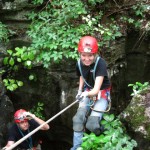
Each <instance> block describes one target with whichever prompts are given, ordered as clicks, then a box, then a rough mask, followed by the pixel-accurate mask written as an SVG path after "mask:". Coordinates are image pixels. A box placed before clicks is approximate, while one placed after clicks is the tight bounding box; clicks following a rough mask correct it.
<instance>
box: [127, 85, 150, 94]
mask: <svg viewBox="0 0 150 150" xmlns="http://www.w3.org/2000/svg"><path fill="white" fill-rule="evenodd" d="M149 86H150V84H149V82H144V83H143V84H142V83H140V82H136V83H135V84H129V85H128V87H132V90H133V93H131V96H135V95H137V94H139V93H140V92H141V91H143V90H145V89H147V88H148V87H149Z"/></svg>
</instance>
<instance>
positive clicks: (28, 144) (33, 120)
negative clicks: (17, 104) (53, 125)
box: [3, 109, 49, 150]
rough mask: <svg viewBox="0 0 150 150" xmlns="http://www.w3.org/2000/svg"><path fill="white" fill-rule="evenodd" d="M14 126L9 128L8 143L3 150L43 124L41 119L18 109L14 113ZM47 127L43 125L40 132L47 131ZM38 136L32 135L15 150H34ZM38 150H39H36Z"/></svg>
mask: <svg viewBox="0 0 150 150" xmlns="http://www.w3.org/2000/svg"><path fill="white" fill-rule="evenodd" d="M14 122H15V123H14V124H13V125H12V126H11V127H10V128H9V132H8V142H7V144H6V146H5V147H4V148H3V150H5V149H7V148H8V147H10V146H11V145H13V144H14V143H15V142H17V141H18V140H20V139H22V138H23V137H24V136H26V135H27V134H28V133H30V132H31V131H33V130H34V129H36V128H37V127H38V126H40V125H41V124H43V123H45V121H43V120H42V119H40V118H38V117H36V116H35V115H34V114H31V113H30V112H27V111H26V110H24V109H19V110H17V111H16V112H15V113H14ZM48 129H49V125H48V124H45V125H44V126H43V127H42V128H41V130H48ZM38 138H39V137H38V134H37V133H36V134H33V135H32V136H30V137H29V138H27V139H26V140H25V141H23V142H22V143H20V144H19V145H18V146H17V149H16V150H36V147H37V146H38V140H39V139H38ZM38 150H40V149H38Z"/></svg>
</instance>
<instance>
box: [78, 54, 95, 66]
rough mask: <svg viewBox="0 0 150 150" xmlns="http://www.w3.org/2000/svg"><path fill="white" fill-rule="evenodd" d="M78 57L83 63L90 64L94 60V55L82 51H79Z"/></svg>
mask: <svg viewBox="0 0 150 150" xmlns="http://www.w3.org/2000/svg"><path fill="white" fill-rule="evenodd" d="M80 58H81V61H82V63H83V64H84V65H86V66H90V65H91V64H92V63H93V62H94V60H95V55H94V54H92V53H86V52H82V53H80Z"/></svg>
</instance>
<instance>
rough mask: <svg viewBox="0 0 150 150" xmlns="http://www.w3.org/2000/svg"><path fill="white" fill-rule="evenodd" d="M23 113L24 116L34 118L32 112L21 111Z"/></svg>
mask: <svg viewBox="0 0 150 150" xmlns="http://www.w3.org/2000/svg"><path fill="white" fill-rule="evenodd" d="M23 115H24V117H26V118H30V117H31V118H35V115H34V114H31V113H30V112H24V113H23Z"/></svg>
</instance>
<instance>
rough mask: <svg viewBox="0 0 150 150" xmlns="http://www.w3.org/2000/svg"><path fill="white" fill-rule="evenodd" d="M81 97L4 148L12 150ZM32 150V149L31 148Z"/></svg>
mask: <svg viewBox="0 0 150 150" xmlns="http://www.w3.org/2000/svg"><path fill="white" fill-rule="evenodd" d="M80 100H81V99H76V101H74V102H73V103H71V104H70V105H69V106H67V107H66V108H64V109H63V110H61V111H60V112H59V113H57V114H56V115H55V116H53V117H52V118H50V119H49V120H47V121H46V122H44V123H43V124H41V125H40V126H38V127H37V128H36V129H34V130H33V131H31V132H30V133H28V134H27V135H25V136H24V137H23V138H22V139H20V140H18V141H17V142H15V143H14V144H12V145H11V146H10V147H8V148H6V149H5V150H12V149H13V148H15V147H16V146H18V145H19V144H20V143H22V142H23V141H24V140H26V139H27V138H29V137H30V136H31V135H33V134H34V133H35V132H37V131H38V130H40V129H41V128H42V127H43V126H44V125H46V124H47V123H49V122H51V121H52V120H54V119H55V118H56V117H58V116H59V115H60V114H62V113H63V112H65V111H66V110H67V109H69V108H70V107H71V106H73V105H74V104H76V103H78V102H79V101H80ZM33 150H34V149H33Z"/></svg>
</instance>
